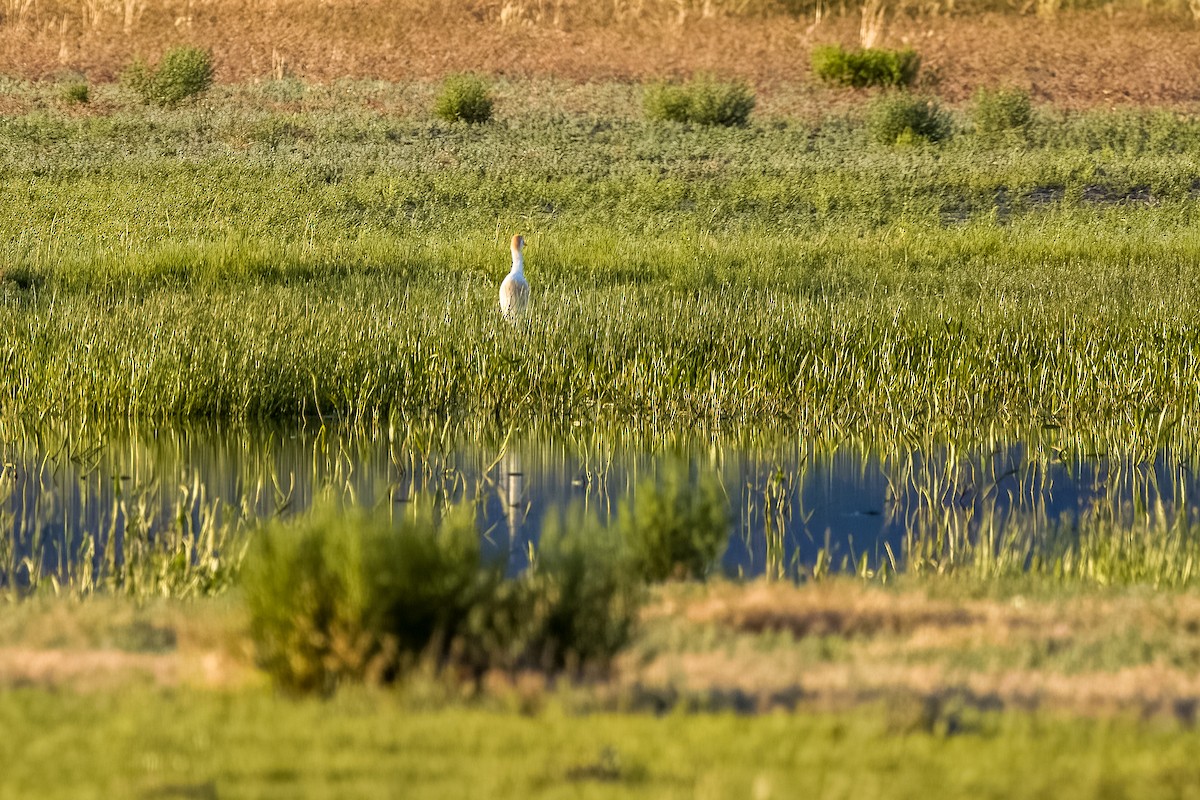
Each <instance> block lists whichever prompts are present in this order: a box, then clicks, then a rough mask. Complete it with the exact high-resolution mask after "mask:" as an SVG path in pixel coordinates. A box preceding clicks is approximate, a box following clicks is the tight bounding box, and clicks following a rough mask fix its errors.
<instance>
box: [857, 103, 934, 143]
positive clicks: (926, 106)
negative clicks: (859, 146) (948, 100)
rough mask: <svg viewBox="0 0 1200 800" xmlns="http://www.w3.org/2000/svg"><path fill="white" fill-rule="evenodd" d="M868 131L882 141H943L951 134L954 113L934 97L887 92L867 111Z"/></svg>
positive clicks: (873, 137) (875, 138)
mask: <svg viewBox="0 0 1200 800" xmlns="http://www.w3.org/2000/svg"><path fill="white" fill-rule="evenodd" d="M867 130H868V132H869V133H870V136H871V138H872V139H873V140H874V141H876V142H879V143H880V144H887V145H906V144H917V143H919V142H940V141H942V140H943V139H946V138H948V137H949V136H950V134H951V132H952V124H951V120H950V115H949V114H948V113H946V112H945V111H943V110H942V108H941V106H939V105H938V103H937V101H936V100H934V99H932V98H925V97H914V96H912V95H908V94H899V93H897V94H887V95H883V96H881V97H878V98H876V99H875V101H874V102H873V103H872V104H871V106H870V109H869V110H868V113H867Z"/></svg>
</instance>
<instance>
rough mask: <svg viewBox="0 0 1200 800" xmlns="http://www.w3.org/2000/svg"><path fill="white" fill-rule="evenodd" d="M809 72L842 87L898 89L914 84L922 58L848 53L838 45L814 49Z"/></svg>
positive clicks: (869, 51)
mask: <svg viewBox="0 0 1200 800" xmlns="http://www.w3.org/2000/svg"><path fill="white" fill-rule="evenodd" d="M812 69H813V73H814V74H815V75H816V76H817V77H818V78H820V79H822V80H824V81H828V82H829V83H836V84H840V85H842V86H853V87H854V88H856V89H862V88H865V87H868V86H884V87H890V88H900V87H905V86H912V84H913V83H914V82H915V81H916V79H917V73H918V72H919V71H920V69H921V57H920V56H919V55H917V53H916V51H914V50H911V49H905V50H885V49H882V48H870V47H868V48H865V49H863V50H855V51H847V50H845V49H843V48H842V46H841V45H836V44H835V45H824V46H821V47H814V48H813V51H812Z"/></svg>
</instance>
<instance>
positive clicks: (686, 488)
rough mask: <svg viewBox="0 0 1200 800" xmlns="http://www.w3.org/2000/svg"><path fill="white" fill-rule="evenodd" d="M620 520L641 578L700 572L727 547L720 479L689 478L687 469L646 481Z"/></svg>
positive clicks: (698, 574)
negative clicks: (696, 479)
mask: <svg viewBox="0 0 1200 800" xmlns="http://www.w3.org/2000/svg"><path fill="white" fill-rule="evenodd" d="M619 525H620V529H621V533H622V536H623V538H624V540H625V544H626V547H628V549H629V556H630V559H631V562H632V565H633V568H634V569H635V570H636V571H637V573H638V574H639V575H641V577H642V578H644V579H646V580H650V581H661V580H666V579H668V578H701V577H703V576H704V575H706V574H707V573H708V572H709V570H710V569H712V567H713V565H714V564H715V563H716V561H717V558H718V557H719V556H720V555H721V553H722V552H723V551H724V549H725V544H726V542H727V541H728V539H729V514H728V510H727V508H726V504H725V498H724V494H723V493H722V491H721V487H720V485H719V484H718V483H717V482H716V480H713V479H707V480H699V481H695V482H693V481H691V480H689V477H688V475H687V473H686V472H685V471H677V472H674V473H672V474H670V475H668V477H667V478H666V479H665V480H664V481H663V482H662V483H661V484H655V483H654V482H653V481H648V482H645V483H643V484H641V485H640V486H639V487H638V489H637V494H636V495H635V500H634V502H633V503H629V502H626V503H625V504H623V506H622V508H621V514H620V520H619Z"/></svg>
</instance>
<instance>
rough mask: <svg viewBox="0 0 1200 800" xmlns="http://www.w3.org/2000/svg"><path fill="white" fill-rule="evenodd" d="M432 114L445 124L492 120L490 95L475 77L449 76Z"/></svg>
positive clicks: (484, 85)
mask: <svg viewBox="0 0 1200 800" xmlns="http://www.w3.org/2000/svg"><path fill="white" fill-rule="evenodd" d="M433 112H434V113H435V114H437V115H438V116H439V117H441V118H442V119H444V120H446V121H447V122H466V123H468V124H471V125H477V124H479V123H483V122H487V121H488V120H490V119H491V118H492V97H491V93H490V92H489V91H488V87H487V84H486V83H484V81H483V79H482V78H480V77H478V76H477V75H451V76H450V77H448V78H446V80H445V81H444V82H443V83H442V88H441V91H439V92H438V96H437V100H436V101H435V102H434V106H433Z"/></svg>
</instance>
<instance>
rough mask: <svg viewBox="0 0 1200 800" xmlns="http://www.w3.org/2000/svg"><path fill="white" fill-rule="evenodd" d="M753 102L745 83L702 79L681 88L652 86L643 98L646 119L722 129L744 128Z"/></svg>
mask: <svg viewBox="0 0 1200 800" xmlns="http://www.w3.org/2000/svg"><path fill="white" fill-rule="evenodd" d="M755 102H756V101H755V98H754V92H753V90H751V89H750V87H749V86H747V85H746V84H745V83H741V82H733V83H727V82H722V81H719V80H717V79H715V78H713V77H711V76H705V75H701V76H697V77H696V78H693V79H692V80H691V81H689V82H687V83H685V84H673V83H657V84H652V85H650V86H649V87H647V88H646V93H645V96H644V98H643V105H644V108H645V111H646V116H647V117H648V118H649V119H652V120H656V121H666V122H694V123H696V124H699V125H725V126H733V125H745V124H746V122H747V121H748V120H749V119H750V112H751V111H753V110H754V105H755Z"/></svg>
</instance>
